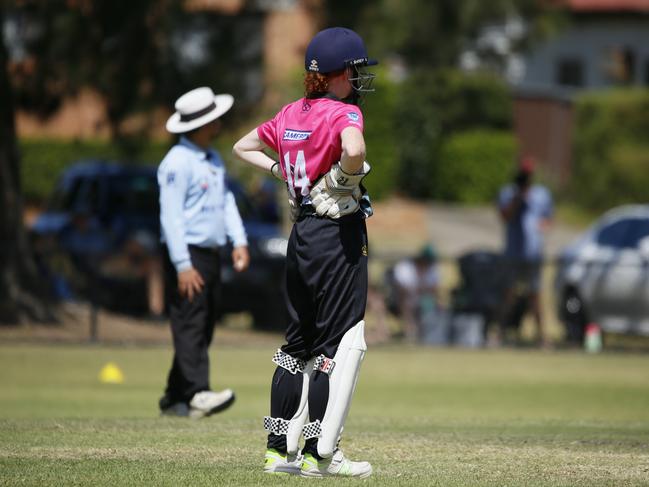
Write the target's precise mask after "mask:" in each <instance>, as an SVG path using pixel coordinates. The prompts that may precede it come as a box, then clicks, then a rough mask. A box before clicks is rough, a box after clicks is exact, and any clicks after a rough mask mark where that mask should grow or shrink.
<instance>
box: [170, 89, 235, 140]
mask: <svg viewBox="0 0 649 487" xmlns="http://www.w3.org/2000/svg"><path fill="white" fill-rule="evenodd" d="M233 103H234V97H233V96H232V95H228V94H221V95H215V94H214V92H213V91H212V89H211V88H208V87H201V88H196V89H194V90H192V91H189V92H187V93H185V94H184V95H183V96H181V97H180V98H178V100H176V104H175V105H174V108H175V109H176V113H174V114H173V115H172V116H171V117H169V120H167V130H168V131H169V132H171V133H172V134H182V133H185V132H189V131H190V130H194V129H197V128H198V127H202V126H203V125H205V124H207V123H210V122H211V121H213V120H216V119H217V118H219V117H220V116H221V115H223V114H224V113H225V112H227V111H228V110H229V109H230V108H232V104H233Z"/></svg>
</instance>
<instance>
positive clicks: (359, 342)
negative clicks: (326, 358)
mask: <svg viewBox="0 0 649 487" xmlns="http://www.w3.org/2000/svg"><path fill="white" fill-rule="evenodd" d="M366 351H367V345H366V344H365V322H364V321H359V322H358V323H357V324H356V325H355V326H354V327H352V328H351V329H350V330H349V331H347V333H345V335H344V336H343V339H342V340H341V341H340V345H338V350H337V351H336V355H335V356H334V363H335V367H334V368H333V370H332V372H331V374H330V375H329V400H328V401H327V409H326V411H325V415H324V418H322V424H321V428H322V436H321V437H320V439H319V440H318V455H320V456H321V457H323V458H329V457H331V456H332V455H333V452H334V450H335V448H336V444H337V443H338V438H339V437H340V434H341V433H342V429H343V426H344V424H345V420H346V419H347V413H348V412H349V406H350V404H351V401H352V396H353V395H354V389H355V388H356V381H357V380H358V373H359V371H360V367H361V362H362V361H363V357H364V356H365V352H366Z"/></svg>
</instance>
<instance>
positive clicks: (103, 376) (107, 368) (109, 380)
mask: <svg viewBox="0 0 649 487" xmlns="http://www.w3.org/2000/svg"><path fill="white" fill-rule="evenodd" d="M99 380H100V382H103V383H104V384H121V383H122V382H124V374H123V373H122V371H121V370H120V368H119V367H118V366H117V365H115V364H114V363H113V362H108V363H107V364H106V365H104V366H103V367H102V368H101V370H100V371H99Z"/></svg>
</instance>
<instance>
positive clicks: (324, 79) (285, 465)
mask: <svg viewBox="0 0 649 487" xmlns="http://www.w3.org/2000/svg"><path fill="white" fill-rule="evenodd" d="M371 64H376V62H375V61H371V60H369V59H368V57H367V51H366V49H365V45H364V43H363V40H362V39H361V38H360V37H359V36H358V34H356V33H355V32H353V31H351V30H349V29H344V28H339V27H335V28H331V29H326V30H324V31H321V32H319V33H318V34H316V36H315V37H314V38H313V40H312V41H311V43H310V44H309V46H308V48H307V51H306V56H305V68H306V71H307V73H306V75H305V91H306V94H305V97H304V98H302V99H300V100H298V101H295V102H293V103H291V104H289V105H287V106H285V107H284V108H283V109H282V110H281V111H280V112H279V113H278V114H277V115H276V116H275V117H274V118H272V119H271V120H269V121H267V122H265V123H263V124H262V125H260V126H259V127H257V128H256V129H254V130H252V131H251V132H250V133H249V134H247V135H246V136H244V137H243V138H242V139H241V140H239V141H238V142H237V143H236V144H235V146H234V153H235V154H236V155H237V156H238V157H239V158H241V159H242V160H244V161H245V162H248V163H250V164H253V165H255V166H257V167H260V168H262V169H265V170H269V171H271V172H272V173H273V175H275V176H276V177H278V178H280V179H282V180H283V181H285V182H286V185H287V190H288V197H289V202H290V204H291V213H292V215H291V216H292V218H293V220H294V222H295V223H294V225H293V228H292V231H291V236H290V238H289V244H288V249H287V256H286V290H287V293H286V296H287V298H286V304H287V308H288V312H289V323H288V327H287V331H286V344H284V345H283V346H282V347H281V348H280V349H279V350H277V352H276V353H275V356H274V357H273V362H275V363H276V364H277V368H276V370H275V374H274V376H273V381H272V386H271V405H270V416H267V417H266V418H264V427H265V428H266V430H268V432H269V434H268V442H267V451H266V459H265V465H264V470H265V471H266V472H269V473H278V472H282V473H290V474H298V475H302V476H307V477H323V476H332V475H336V476H348V477H367V476H369V475H370V474H371V473H372V466H371V465H370V464H369V463H368V462H352V461H350V460H348V459H347V458H345V456H344V455H343V453H342V451H341V450H340V449H339V448H338V440H339V438H340V434H341V433H342V427H343V424H344V421H345V418H346V415H347V411H348V409H349V404H350V401H351V397H352V394H353V390H354V387H355V384H356V379H357V377H358V371H359V367H360V362H361V361H362V358H363V356H364V353H365V350H366V346H365V341H364V339H363V330H364V321H363V317H364V314H365V305H366V301H367V256H368V247H367V231H366V228H365V218H366V217H367V216H369V215H371V206H369V198H368V197H367V196H366V194H364V193H365V191H364V188H362V186H361V184H360V183H361V180H362V179H363V177H364V176H365V175H366V174H367V173H368V172H369V164H368V163H367V162H365V140H364V138H363V115H362V114H361V111H360V110H359V108H358V106H357V104H356V102H357V101H358V98H359V96H360V93H361V92H363V91H370V90H369V86H370V85H371V80H372V78H373V75H370V74H367V73H363V72H360V71H359V67H361V66H366V65H371ZM266 148H269V149H271V150H273V151H275V152H276V153H277V154H278V156H279V157H278V158H279V162H276V161H274V160H273V159H271V158H270V157H268V156H267V155H266V154H265V153H264V152H263V151H264V149H266ZM301 436H304V439H305V443H304V447H303V449H302V450H301V451H300V450H299V446H298V444H299V440H300V437H301Z"/></svg>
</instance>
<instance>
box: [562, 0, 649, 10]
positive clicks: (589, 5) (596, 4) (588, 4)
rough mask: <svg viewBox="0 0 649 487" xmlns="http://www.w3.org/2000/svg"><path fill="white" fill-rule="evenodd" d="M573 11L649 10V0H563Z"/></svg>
mask: <svg viewBox="0 0 649 487" xmlns="http://www.w3.org/2000/svg"><path fill="white" fill-rule="evenodd" d="M561 3H563V4H564V5H566V6H567V7H568V8H569V9H570V10H572V11H573V12H579V13H586V12H649V0H562V2H561Z"/></svg>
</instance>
